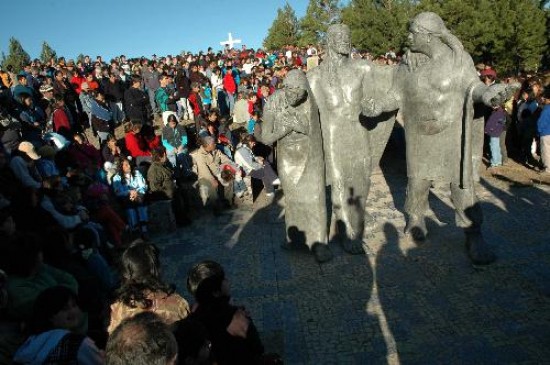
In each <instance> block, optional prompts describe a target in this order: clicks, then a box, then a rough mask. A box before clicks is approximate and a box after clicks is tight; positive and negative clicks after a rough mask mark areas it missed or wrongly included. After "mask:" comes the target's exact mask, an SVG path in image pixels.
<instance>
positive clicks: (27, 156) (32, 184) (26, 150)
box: [10, 141, 42, 189]
mask: <svg viewBox="0 0 550 365" xmlns="http://www.w3.org/2000/svg"><path fill="white" fill-rule="evenodd" d="M39 159H40V156H39V155H38V153H36V151H35V149H34V146H33V144H32V143H30V142H28V141H23V142H21V143H20V144H19V147H17V151H14V153H13V155H12V158H11V161H10V168H11V170H12V171H13V173H14V174H15V176H16V177H17V179H18V180H19V182H20V183H21V184H23V186H24V187H26V188H31V189H40V187H41V186H42V179H41V178H40V174H39V173H38V171H37V170H36V165H35V162H36V160H39Z"/></svg>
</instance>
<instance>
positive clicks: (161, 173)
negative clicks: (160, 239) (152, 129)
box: [147, 147, 191, 226]
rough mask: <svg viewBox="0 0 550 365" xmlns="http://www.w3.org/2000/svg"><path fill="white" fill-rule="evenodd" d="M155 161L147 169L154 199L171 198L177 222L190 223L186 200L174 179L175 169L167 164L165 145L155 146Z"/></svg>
mask: <svg viewBox="0 0 550 365" xmlns="http://www.w3.org/2000/svg"><path fill="white" fill-rule="evenodd" d="M152 161H153V163H152V164H151V166H150V167H149V170H148V171H147V182H148V183H149V189H150V192H151V199H153V200H170V201H171V202H172V208H173V210H174V215H175V216H176V223H177V224H178V225H180V226H181V225H188V224H189V223H190V222H191V220H190V219H189V216H188V214H187V212H186V209H185V206H186V204H185V200H184V197H183V194H182V192H181V191H180V190H179V189H178V187H177V185H176V183H175V180H174V171H173V170H172V169H171V168H170V167H169V166H167V163H166V162H167V154H166V150H165V149H164V147H158V148H155V149H154V150H153V151H152Z"/></svg>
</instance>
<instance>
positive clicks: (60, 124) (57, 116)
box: [52, 95, 74, 140]
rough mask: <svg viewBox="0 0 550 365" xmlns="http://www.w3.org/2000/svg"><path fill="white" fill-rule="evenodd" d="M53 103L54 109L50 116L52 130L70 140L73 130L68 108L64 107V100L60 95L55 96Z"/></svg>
mask: <svg viewBox="0 0 550 365" xmlns="http://www.w3.org/2000/svg"><path fill="white" fill-rule="evenodd" d="M54 105H55V109H54V111H53V116H52V123H53V131H54V132H56V133H59V134H61V135H62V136H63V137H65V138H67V139H68V140H71V139H72V136H73V133H74V131H73V128H72V126H71V116H70V113H69V111H68V109H67V108H66V107H65V100H64V99H63V96H62V95H56V96H55V104H54Z"/></svg>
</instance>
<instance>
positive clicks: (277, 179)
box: [272, 178, 281, 185]
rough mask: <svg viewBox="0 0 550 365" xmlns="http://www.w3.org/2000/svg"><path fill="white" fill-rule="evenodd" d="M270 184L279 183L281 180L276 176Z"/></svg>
mask: <svg viewBox="0 0 550 365" xmlns="http://www.w3.org/2000/svg"><path fill="white" fill-rule="evenodd" d="M272 184H273V185H281V180H280V179H279V178H276V179H275V180H273V182H272Z"/></svg>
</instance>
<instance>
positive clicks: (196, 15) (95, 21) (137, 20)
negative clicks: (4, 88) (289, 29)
mask: <svg viewBox="0 0 550 365" xmlns="http://www.w3.org/2000/svg"><path fill="white" fill-rule="evenodd" d="M19 1H21V0H19ZM19 1H16V0H8V1H6V2H4V1H2V4H1V6H0V9H2V14H3V16H2V21H1V22H0V51H2V52H5V53H6V54H8V46H9V39H10V37H15V38H16V39H17V40H19V42H21V44H22V46H23V48H24V49H25V51H27V53H29V55H30V56H31V58H38V57H39V56H40V52H41V49H42V42H44V41H46V42H48V44H49V45H50V46H51V47H52V48H53V49H54V50H55V51H56V53H57V55H58V56H65V58H67V59H70V58H73V59H76V57H77V56H78V55H79V54H80V53H82V54H84V55H90V56H91V57H93V58H95V56H97V55H101V56H103V57H104V59H109V58H112V57H115V56H118V55H121V54H124V55H126V56H128V57H140V56H146V57H149V56H151V55H152V54H157V55H159V56H161V55H167V54H172V55H175V54H179V53H180V52H181V51H191V52H198V51H199V50H204V51H206V49H207V48H208V47H209V46H211V47H212V48H214V50H218V49H222V48H223V47H222V46H220V42H221V41H224V40H226V39H227V37H228V33H229V32H231V33H232V34H233V38H238V39H241V40H242V42H243V44H246V46H247V47H249V48H258V47H261V45H262V41H263V39H264V38H265V36H266V35H267V30H268V29H269V27H270V26H271V23H272V22H273V20H274V19H275V16H276V15H277V8H282V7H283V6H284V4H285V0H234V1H228V0H23V1H24V7H23V8H22V5H23V4H21V3H19ZM288 2H289V4H290V5H291V6H292V7H293V8H294V10H295V11H296V15H297V16H298V18H299V17H301V16H303V15H304V14H305V11H306V8H307V3H308V0H288ZM238 46H240V45H238Z"/></svg>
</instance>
